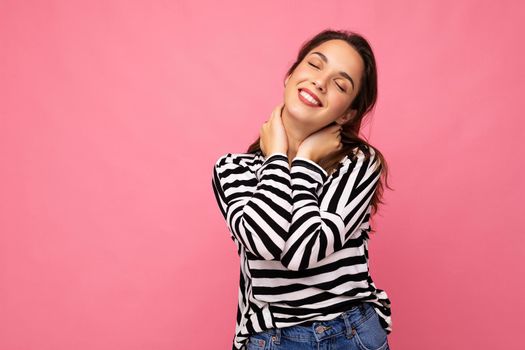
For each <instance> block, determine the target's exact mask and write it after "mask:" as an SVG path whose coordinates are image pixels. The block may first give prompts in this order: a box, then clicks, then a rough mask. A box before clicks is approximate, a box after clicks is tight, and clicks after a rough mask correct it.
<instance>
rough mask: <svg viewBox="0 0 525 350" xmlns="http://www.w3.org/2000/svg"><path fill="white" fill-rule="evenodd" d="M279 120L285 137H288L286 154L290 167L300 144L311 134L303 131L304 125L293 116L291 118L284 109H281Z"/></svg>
mask: <svg viewBox="0 0 525 350" xmlns="http://www.w3.org/2000/svg"><path fill="white" fill-rule="evenodd" d="M281 119H282V121H283V126H284V129H285V131H286V135H287V136H288V152H287V153H288V160H289V163H290V165H291V162H292V160H293V158H294V157H295V155H296V154H297V151H298V150H299V146H300V144H301V142H303V140H304V139H306V138H307V137H308V135H310V133H311V132H310V131H308V130H305V128H304V125H303V124H302V123H300V122H299V121H298V120H297V119H295V118H294V117H293V116H291V115H290V114H289V113H288V110H287V109H286V107H285V108H283V111H282V113H281Z"/></svg>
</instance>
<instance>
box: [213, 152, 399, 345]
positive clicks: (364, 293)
mask: <svg viewBox="0 0 525 350" xmlns="http://www.w3.org/2000/svg"><path fill="white" fill-rule="evenodd" d="M368 149H369V151H370V157H366V156H365V154H364V153H363V151H362V150H361V149H359V148H355V150H354V152H353V153H352V154H351V155H350V156H349V155H347V156H345V157H344V158H343V159H342V160H341V161H340V162H339V164H338V166H337V167H336V169H335V171H333V172H332V173H331V174H330V175H329V174H328V173H327V172H326V171H325V170H324V169H323V168H322V167H321V166H319V165H318V164H317V163H315V162H314V161H312V160H310V159H307V158H303V157H298V156H296V157H295V158H294V159H293V160H292V162H291V166H290V165H289V162H288V156H287V155H286V154H284V153H273V154H271V155H269V156H268V157H264V156H263V155H262V153H261V151H256V152H254V153H228V154H226V155H223V156H222V157H220V158H219V159H218V160H217V162H216V163H215V165H214V168H213V178H212V187H213V191H214V194H215V198H216V200H217V203H218V205H219V208H220V210H221V213H222V215H223V217H224V219H225V221H226V225H227V227H228V230H229V232H230V237H231V239H232V240H233V241H234V243H235V244H236V246H237V252H238V254H239V257H240V280H239V290H238V307H237V320H236V327H235V335H234V337H233V346H232V349H233V350H235V349H237V350H241V349H242V350H244V349H246V345H247V341H248V339H249V337H250V335H253V334H255V333H258V332H262V331H265V330H268V329H270V328H284V327H290V326H294V325H298V324H301V323H302V322H306V321H328V320H332V319H334V318H336V317H337V316H338V315H339V314H341V313H342V312H344V311H346V310H348V309H349V308H350V306H351V305H352V304H353V303H355V301H365V302H370V303H371V304H372V306H373V307H374V309H375V311H376V312H377V313H378V316H379V321H380V323H381V325H382V326H383V328H384V329H385V330H386V331H387V333H390V332H391V330H392V321H391V307H390V300H389V298H388V295H387V293H386V292H385V291H384V290H382V289H377V288H376V286H375V284H374V282H373V280H372V278H371V276H370V274H369V269H368V239H369V236H368V232H370V223H369V219H370V213H371V205H370V201H371V199H372V195H373V193H374V191H375V190H376V188H377V184H378V180H379V177H380V175H381V169H382V166H381V164H380V162H379V158H377V157H376V153H375V152H374V149H373V148H371V147H369V148H368Z"/></svg>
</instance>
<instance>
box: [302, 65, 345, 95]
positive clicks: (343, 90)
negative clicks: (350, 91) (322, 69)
mask: <svg viewBox="0 0 525 350" xmlns="http://www.w3.org/2000/svg"><path fill="white" fill-rule="evenodd" d="M308 64H309V65H310V66H312V67H315V68H317V69H319V67H318V66H316V65H315V64H313V63H311V62H308ZM335 85H336V86H337V87H338V88H339V90H341V91H342V92H346V90H345V89H343V88H342V87H341V86H340V85H339V84H337V83H336V84H335Z"/></svg>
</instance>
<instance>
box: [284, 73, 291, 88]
mask: <svg viewBox="0 0 525 350" xmlns="http://www.w3.org/2000/svg"><path fill="white" fill-rule="evenodd" d="M288 80H290V75H288V76H287V77H286V79H284V86H286V84H288Z"/></svg>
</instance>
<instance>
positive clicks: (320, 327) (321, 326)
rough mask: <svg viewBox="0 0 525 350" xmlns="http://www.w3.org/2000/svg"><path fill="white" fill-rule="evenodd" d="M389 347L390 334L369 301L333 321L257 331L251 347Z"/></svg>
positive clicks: (303, 349)
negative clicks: (388, 337)
mask: <svg viewBox="0 0 525 350" xmlns="http://www.w3.org/2000/svg"><path fill="white" fill-rule="evenodd" d="M309 349H311V350H314V349H315V350H343V349H345V350H352V349H355V350H389V349H390V348H389V345H388V339H387V333H386V331H385V330H384V328H383V327H382V326H381V324H380V323H379V316H378V315H377V313H376V311H375V310H374V308H373V306H372V305H370V304H369V303H367V302H363V303H361V304H360V305H359V306H354V307H352V308H351V309H350V310H347V311H345V312H343V313H342V314H341V315H339V316H338V317H337V318H335V319H333V320H330V321H318V322H315V323H314V324H313V325H311V326H299V325H298V326H292V327H286V328H277V329H269V330H267V331H264V332H260V333H256V334H253V335H252V336H251V337H250V339H249V340H248V345H247V350H309Z"/></svg>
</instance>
